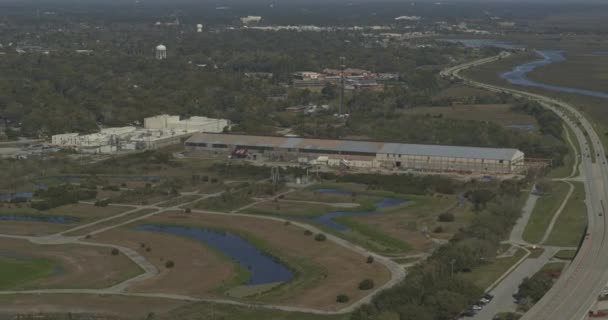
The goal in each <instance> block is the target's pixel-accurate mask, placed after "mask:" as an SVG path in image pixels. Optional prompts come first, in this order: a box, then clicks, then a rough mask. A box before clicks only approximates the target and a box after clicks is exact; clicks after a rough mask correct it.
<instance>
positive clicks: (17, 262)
mask: <svg viewBox="0 0 608 320" xmlns="http://www.w3.org/2000/svg"><path fill="white" fill-rule="evenodd" d="M53 268H54V263H53V262H52V261H50V260H47V259H42V258H35V259H30V258H9V257H2V256H0V290H8V289H13V288H17V287H20V286H23V285H25V284H27V283H28V282H31V281H33V280H36V279H39V278H44V277H46V276H48V275H50V274H52V273H53Z"/></svg>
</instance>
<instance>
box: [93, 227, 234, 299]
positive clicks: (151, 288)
mask: <svg viewBox="0 0 608 320" xmlns="http://www.w3.org/2000/svg"><path fill="white" fill-rule="evenodd" d="M176 220H177V219H176ZM147 221H149V220H146V223H147ZM142 223H143V222H142ZM173 223H179V222H178V221H173ZM92 240H94V241H95V242H99V243H112V244H119V245H121V246H125V247H129V248H131V249H133V250H136V251H137V252H138V253H139V254H141V255H142V256H144V257H145V258H146V259H148V261H150V262H151V263H152V264H154V265H155V266H156V267H157V268H158V270H159V271H160V274H159V275H158V276H156V277H154V278H152V279H149V280H147V281H144V282H142V283H139V284H136V285H134V286H133V287H131V291H133V292H161V293H173V294H183V295H192V296H209V292H211V291H213V290H214V289H215V288H217V287H219V286H221V285H222V284H223V283H224V282H226V281H229V280H230V279H231V277H232V275H233V273H234V269H235V266H234V265H233V264H232V262H231V261H229V260H228V259H227V258H224V257H222V256H219V255H218V254H216V253H215V252H213V251H212V250H211V249H209V248H208V247H206V246H204V245H201V244H200V243H198V242H196V241H193V240H190V239H187V238H182V237H179V236H174V235H169V234H162V233H155V232H146V231H137V230H133V229H128V228H121V229H116V230H110V231H108V232H104V233H101V234H99V235H96V236H94V237H93V238H92ZM168 260H172V261H173V262H174V263H175V267H173V268H171V269H168V268H166V267H165V263H166V261H168Z"/></svg>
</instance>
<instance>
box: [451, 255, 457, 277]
mask: <svg viewBox="0 0 608 320" xmlns="http://www.w3.org/2000/svg"><path fill="white" fill-rule="evenodd" d="M454 263H456V259H452V260H450V267H451V269H450V270H451V272H450V276H451V277H453V276H454Z"/></svg>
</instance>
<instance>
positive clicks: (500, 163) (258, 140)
mask: <svg viewBox="0 0 608 320" xmlns="http://www.w3.org/2000/svg"><path fill="white" fill-rule="evenodd" d="M185 147H186V149H187V150H188V151H190V152H211V153H215V154H220V153H221V154H226V155H228V156H230V157H232V158H241V159H249V160H255V161H269V162H291V163H294V162H295V163H300V164H305V165H314V166H326V167H338V168H340V167H341V168H360V169H374V168H375V169H393V170H406V171H409V170H411V171H423V172H455V173H461V174H473V173H477V174H479V173H482V174H519V173H521V172H522V171H523V170H524V169H525V164H524V153H523V152H521V151H519V150H516V149H498V148H475V147H458V146H439V145H418V144H401V143H388V142H374V141H354V140H326V139H308V138H297V137H270V136H249V135H233V134H214V133H201V134H195V135H193V136H192V137H190V138H189V139H188V140H186V143H185Z"/></svg>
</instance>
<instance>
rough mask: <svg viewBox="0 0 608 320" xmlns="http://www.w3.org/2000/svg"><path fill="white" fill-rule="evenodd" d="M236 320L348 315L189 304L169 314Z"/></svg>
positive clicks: (325, 319)
mask: <svg viewBox="0 0 608 320" xmlns="http://www.w3.org/2000/svg"><path fill="white" fill-rule="evenodd" d="M210 315H212V317H213V318H210V319H238V320H261V319H263V320H348V319H350V314H344V315H317V314H309V313H301V312H285V311H277V310H265V309H252V308H243V307H238V306H230V305H219V304H209V303H197V304H191V305H188V306H185V307H181V308H178V309H176V310H173V311H171V312H170V313H169V317H171V318H174V319H181V320H198V319H207V318H208V317H209V316H210Z"/></svg>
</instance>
